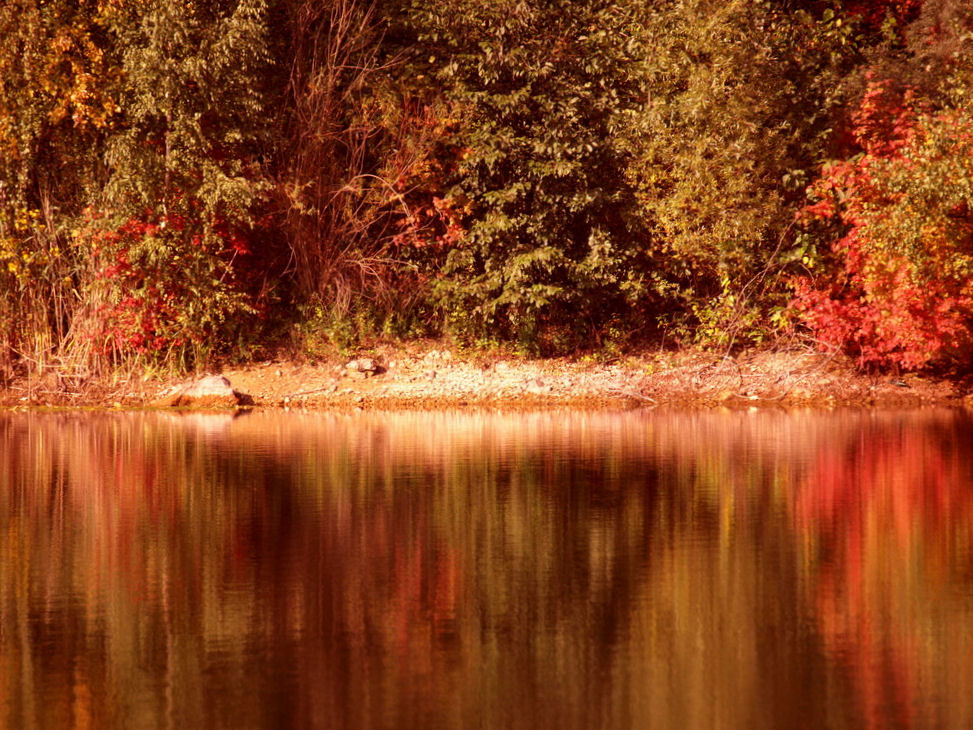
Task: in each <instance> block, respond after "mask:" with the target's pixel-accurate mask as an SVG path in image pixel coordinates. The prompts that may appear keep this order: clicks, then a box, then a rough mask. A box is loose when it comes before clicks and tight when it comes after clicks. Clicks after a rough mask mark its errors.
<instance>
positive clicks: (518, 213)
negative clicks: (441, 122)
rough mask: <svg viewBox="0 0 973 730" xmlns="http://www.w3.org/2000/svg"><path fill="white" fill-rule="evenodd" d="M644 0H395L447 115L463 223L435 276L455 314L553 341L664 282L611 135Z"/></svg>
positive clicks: (639, 49) (621, 310)
mask: <svg viewBox="0 0 973 730" xmlns="http://www.w3.org/2000/svg"><path fill="white" fill-rule="evenodd" d="M643 5H644V4H643V3H634V2H632V3H618V2H603V1H600V0H583V1H582V2H570V3H569V2H549V1H547V0H544V1H541V0H531V1H525V0H504V1H503V2H497V3H489V4H484V3H479V2H473V1H472V0H450V2H447V3H446V4H445V6H442V5H438V6H436V7H435V8H433V7H432V6H429V5H428V4H426V3H419V2H414V3H410V4H409V5H408V6H407V7H406V10H405V13H406V16H405V17H406V20H407V25H408V26H409V28H411V30H412V31H413V32H414V33H415V37H416V45H415V46H414V47H413V57H414V58H415V59H416V62H415V63H413V64H412V65H411V66H410V67H409V69H410V70H409V72H410V73H411V74H413V75H420V74H422V75H425V74H429V75H432V77H433V78H434V79H435V82H436V84H437V85H438V87H439V89H440V91H441V94H442V96H443V99H444V103H445V104H446V107H447V108H448V109H449V110H450V113H451V114H452V115H453V117H454V120H455V123H454V124H453V125H452V127H451V129H450V139H449V142H450V145H449V146H448V149H450V150H453V151H458V159H457V160H456V161H455V164H453V165H451V166H448V167H446V168H445V173H446V175H447V178H446V179H445V180H444V185H443V193H444V199H445V204H446V205H448V206H451V207H452V208H453V209H454V210H462V211H464V215H463V216H462V221H461V222H462V227H463V228H464V235H462V236H461V237H459V239H458V240H457V241H455V242H453V244H452V245H451V247H450V249H449V250H448V251H447V252H446V254H445V261H444V266H443V268H442V272H441V274H440V275H439V276H438V278H437V280H436V282H435V284H434V297H435V298H436V300H437V301H438V302H439V303H440V304H441V305H442V306H443V307H444V308H445V310H446V312H447V322H448V325H449V326H450V327H451V328H452V329H454V330H457V331H460V332H466V333H472V334H475V335H483V334H489V335H492V336H496V337H500V338H503V339H507V338H510V339H517V340H520V341H521V342H522V343H523V344H524V345H525V346H528V347H530V348H534V349H541V350H553V349H563V348H564V347H571V346H576V345H577V344H578V343H579V342H582V341H585V340H592V339H594V338H595V337H597V336H598V335H600V334H601V333H602V332H603V330H604V328H605V326H606V325H607V324H608V323H609V322H611V321H612V319H613V317H617V316H619V315H623V314H625V313H626V312H631V311H632V308H633V305H636V304H645V303H646V302H648V301H649V298H650V295H653V294H655V293H656V290H657V289H659V288H661V287H662V286H663V285H664V280H663V277H662V276H661V275H660V273H659V272H658V271H657V270H656V266H655V265H654V263H653V261H652V256H653V252H652V241H651V238H650V237H649V235H648V232H647V230H646V229H645V227H644V226H642V225H641V222H640V220H639V219H638V218H636V217H634V216H633V215H632V212H633V209H634V202H635V201H634V191H633V189H632V188H631V186H629V185H628V184H627V182H626V180H625V178H624V175H623V174H622V173H623V171H624V170H625V169H626V167H627V166H628V163H629V156H630V153H629V151H628V150H627V149H626V148H625V147H624V145H622V144H621V143H620V136H619V135H620V134H621V132H622V131H623V130H624V129H625V128H626V127H627V126H628V125H629V123H630V122H629V120H630V119H631V117H632V116H633V115H634V114H636V113H637V112H638V111H639V109H640V108H641V105H642V102H643V93H642V81H641V79H640V77H639V74H638V61H639V59H641V58H642V57H644V55H645V54H646V53H647V51H646V47H645V45H644V43H643V38H642V35H641V31H640V28H641V23H642V19H643V18H642V10H641V8H642V6H643ZM437 261H438V260H437Z"/></svg>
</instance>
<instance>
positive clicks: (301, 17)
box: [0, 0, 973, 383]
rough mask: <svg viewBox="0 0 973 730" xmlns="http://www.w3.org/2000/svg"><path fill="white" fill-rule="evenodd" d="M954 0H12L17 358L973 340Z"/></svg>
mask: <svg viewBox="0 0 973 730" xmlns="http://www.w3.org/2000/svg"><path fill="white" fill-rule="evenodd" d="M970 99H973V4H971V3H969V2H968V1H967V0H656V1H655V2H645V0H494V1H493V2H489V3H484V2H479V1H478V0H439V1H438V2H436V3H426V2H419V1H418V0H153V1H152V2H147V1H146V0H5V1H4V2H3V3H2V5H0V383H2V382H3V381H4V380H5V379H7V378H10V377H13V376H15V375H16V374H18V373H24V372H26V371H29V370H34V369H38V368H44V367H51V366H54V367H59V368H64V369H67V370H72V371H83V372H89V373H98V372H102V373H103V372H107V371H109V370H111V369H112V368H117V367H120V366H124V367H132V366H142V367H160V366H164V367H167V368H177V369H182V368H194V367H199V366H201V365H202V364H205V363H207V362H211V361H213V360H214V359H217V358H235V359H244V360H245V359H247V358H250V357H255V356H258V355H259V354H260V353H262V352H264V351H265V349H266V348H267V346H268V343H271V344H275V345H277V346H281V345H283V346H286V347H291V348H297V349H299V350H304V351H313V350H314V349H315V348H321V347H324V346H337V347H347V346H349V345H351V344H353V343H355V342H356V341H359V340H360V339H361V338H363V337H369V336H373V335H377V334H381V335H386V336H392V337H405V338H407V337H419V336H448V337H451V338H455V339H456V340H457V341H459V342H468V343H471V344H474V345H475V344H478V343H480V344H482V343H510V345H511V346H514V347H517V348H519V349H521V350H522V351H524V352H528V353H532V354H539V355H550V354H558V353H570V352H579V351H590V350H598V349H604V348H626V347H632V346H639V345H642V344H645V343H655V344H667V345H668V344H673V345H678V344H683V345H685V344H689V343H698V344H702V345H708V346H718V347H721V348H733V347H743V346H747V345H754V344H759V343H763V342H779V341H780V340H781V338H791V339H792V341H798V342H804V343H814V344H815V345H816V346H818V347H821V348H825V349H830V350H833V351H843V352H845V353H847V354H848V355H849V356H851V357H853V358H855V359H856V360H857V362H858V363H859V364H860V365H861V367H863V368H888V367H893V368H900V369H922V368H930V367H947V366H954V365H956V364H958V363H963V362H966V361H968V358H969V355H970V353H971V351H973V105H971V102H970Z"/></svg>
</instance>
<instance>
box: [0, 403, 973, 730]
mask: <svg viewBox="0 0 973 730" xmlns="http://www.w3.org/2000/svg"><path fill="white" fill-rule="evenodd" d="M971 444H973V422H971V419H970V417H969V416H967V415H965V414H964V413H963V412H959V411H955V412H954V411H916V412H907V413H881V412H857V411H848V412H837V413H813V412H806V413H804V412H798V413H774V412H743V413H697V414H661V413H654V412H628V413H601V412H597V413H585V412H577V413H543V414H491V413H474V414H462V413H420V414H415V413H398V414H371V413H359V414H352V415H334V414H313V415H299V414H288V413H255V414H250V415H243V416H240V417H237V418H233V417H231V416H228V415H200V414H197V415H172V414H139V413H135V414H125V413H117V414H116V413H112V414H98V415H94V414H89V413H83V414H82V413H59V414H42V413H34V414H0V726H2V727H18V728H68V727H79V728H80V727H98V728H112V727H118V728H157V727H173V728H180V730H181V729H183V728H196V727H199V728H203V727H205V728H234V729H236V728H277V727H299V728H303V727H315V728H316V727H321V728H365V727H369V728H371V727H375V728H386V727H387V728H412V727H415V728H459V727H464V728H467V727H468V728H475V727H482V728H519V727H523V728H536V727H550V728H599V727H603V728H721V727H722V728H781V727H826V728H887V727H920V728H921V727H937V728H938V727H945V728H953V727H955V728H964V727H970V726H973V693H971V692H970V689H969V687H970V681H969V677H970V676H973V449H971Z"/></svg>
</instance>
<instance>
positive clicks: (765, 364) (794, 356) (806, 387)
mask: <svg viewBox="0 0 973 730" xmlns="http://www.w3.org/2000/svg"><path fill="white" fill-rule="evenodd" d="M358 363H368V364H369V365H371V366H373V367H374V370H364V371H363V370H361V369H359V367H358ZM204 374H205V373H200V376H202V375H204ZM208 374H218V375H222V376H223V377H225V378H227V379H228V380H229V382H230V386H231V387H232V389H233V390H234V391H235V392H236V393H237V394H238V395H239V396H240V398H239V402H238V403H233V402H230V403H229V404H227V405H229V406H231V407H232V406H233V405H236V406H237V407H240V406H245V407H251V408H282V409H322V410H327V409H339V410H347V409H375V410H409V409H414V410H430V409H446V408H471V409H473V408H500V409H509V410H536V409H548V408H611V409H614V408H635V407H643V408H645V407H647V408H665V407H671V408H680V409H687V408H696V409H706V408H715V407H722V408H754V407H757V408H793V407H811V408H833V407H837V406H857V407H903V408H913V407H922V406H949V407H965V406H968V405H973V395H971V393H970V389H969V387H968V384H966V383H964V382H959V381H952V380H944V379H937V378H931V377H926V376H921V375H915V374H907V375H903V376H889V375H882V376H872V375H867V374H863V373H860V372H858V371H857V370H855V368H854V365H853V363H851V362H850V361H849V360H848V359H847V358H842V357H834V356H829V355H822V354H819V353H813V352H808V351H746V352H743V353H741V354H739V355H736V356H721V355H719V354H714V353H708V352H701V351H696V350H681V351H677V352H654V353H642V354H639V355H632V356H625V357H619V358H617V359H616V360H611V361H608V360H604V359H597V358H554V359H546V360H537V359H522V358H518V357H512V356H497V355H487V354H484V353H476V352H474V353H464V352H459V353H457V352H456V351H454V350H451V349H449V348H444V347H442V345H441V344H435V343H434V344H433V345H432V346H429V345H428V344H427V345H425V346H415V345H413V346H403V345H397V346H382V347H377V348H370V349H368V350H367V351H364V352H363V353H362V354H360V355H358V356H357V357H356V356H355V355H351V356H345V357H339V356H338V355H337V354H336V355H334V356H332V357H330V358H327V359H322V360H317V361H314V362H312V361H310V360H307V359H297V358H280V359H276V360H265V361H261V362H255V363H250V364H246V365H233V366H227V367H226V368H223V369H222V370H218V371H210V373H208ZM196 380H198V377H196V378H194V377H184V378H158V377H145V376H140V375H137V374H129V375H127V376H125V377H121V376H116V377H114V378H108V379H104V380H101V381H98V380H92V381H86V382H82V383H78V382H77V381H76V380H68V379H61V378H58V377H57V375H56V374H54V373H51V374H49V375H48V376H47V377H45V378H40V379H38V378H34V379H33V380H31V381H28V380H27V379H21V380H19V381H15V382H14V383H12V384H10V386H9V387H8V388H6V389H4V390H0V407H3V408H5V409H22V408H37V407H78V408H171V407H172V406H173V405H174V403H173V402H172V401H171V400H170V401H167V400H166V397H167V394H171V393H174V392H177V391H179V389H180V388H185V387H186V386H188V385H189V384H191V383H193V382H194V381H196ZM180 407H187V404H185V403H183V404H182V405H180ZM188 407H192V404H189V405H188ZM198 407H206V406H205V405H204V404H203V403H200V404H199V406H198ZM209 407H212V405H210V406H209Z"/></svg>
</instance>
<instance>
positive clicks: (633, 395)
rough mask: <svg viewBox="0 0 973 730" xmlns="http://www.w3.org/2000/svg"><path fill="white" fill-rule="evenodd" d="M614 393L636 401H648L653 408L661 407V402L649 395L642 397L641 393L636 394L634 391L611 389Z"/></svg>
mask: <svg viewBox="0 0 973 730" xmlns="http://www.w3.org/2000/svg"><path fill="white" fill-rule="evenodd" d="M611 392H612V393H618V394H619V395H624V396H627V397H628V398H635V399H636V400H641V401H646V402H647V403H651V404H652V405H653V406H657V405H659V401H657V400H656V399H655V398H652V397H650V396H647V395H642V394H641V393H636V392H635V391H634V390H628V389H627V388H618V387H614V388H612V389H611Z"/></svg>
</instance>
